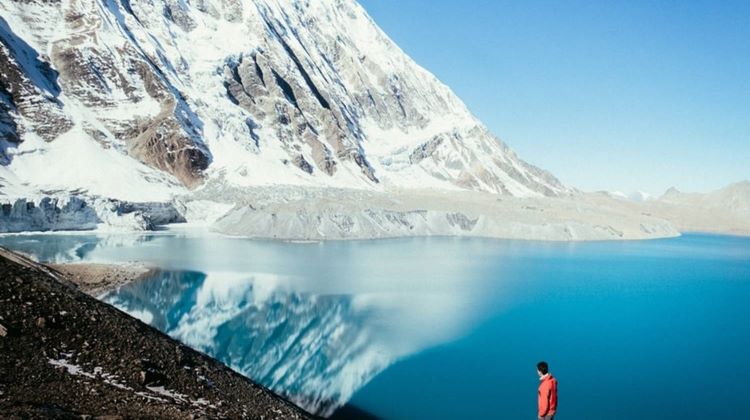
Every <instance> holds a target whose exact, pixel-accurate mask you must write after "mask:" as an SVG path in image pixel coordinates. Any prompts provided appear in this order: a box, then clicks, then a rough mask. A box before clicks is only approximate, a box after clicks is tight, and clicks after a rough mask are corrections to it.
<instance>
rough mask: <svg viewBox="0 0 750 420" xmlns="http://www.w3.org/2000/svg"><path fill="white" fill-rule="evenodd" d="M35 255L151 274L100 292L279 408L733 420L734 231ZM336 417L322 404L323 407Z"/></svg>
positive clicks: (41, 239) (31, 246) (746, 255)
mask: <svg viewBox="0 0 750 420" xmlns="http://www.w3.org/2000/svg"><path fill="white" fill-rule="evenodd" d="M0 244H1V245H5V246H8V247H10V248H14V249H19V250H23V251H26V252H30V253H33V254H35V255H36V256H37V257H38V258H40V259H42V260H45V261H80V260H82V261H99V262H114V261H144V262H147V263H149V264H152V265H155V266H158V267H160V268H161V269H162V271H160V272H159V273H157V274H155V275H154V276H153V277H151V278H149V279H147V280H145V281H143V282H139V283H137V284H131V285H127V286H124V287H122V288H120V289H119V290H116V291H113V292H111V293H108V294H107V295H105V296H103V297H102V299H103V300H105V301H107V302H109V303H112V304H114V305H116V306H118V307H119V308H121V309H123V310H125V311H127V312H129V313H131V314H133V315H135V316H137V317H139V318H140V319H142V320H144V321H146V322H149V323H151V324H152V325H154V326H155V327H157V328H159V329H160V330H162V331H165V332H166V333H168V334H169V335H171V336H172V337H175V338H176V339H178V340H181V341H183V342H185V343H186V344H188V345H191V346H193V347H195V348H198V349H200V350H202V351H204V352H206V353H208V354H211V355H213V356H215V357H217V358H218V359H220V360H222V361H223V362H225V363H226V364H228V365H229V366H231V367H232V368H234V369H236V370H238V371H240V372H242V373H244V374H246V375H247V376H249V377H250V378H252V379H254V380H256V381H258V382H261V383H263V384H264V385H266V386H269V387H270V388H272V389H274V390H276V391H277V392H280V393H283V394H285V395H288V396H289V397H290V398H291V399H293V400H294V401H296V402H298V403H300V404H302V405H303V406H305V407H308V408H309V409H312V410H317V411H318V412H321V413H325V414H330V413H331V412H332V411H333V409H334V408H335V407H337V406H339V405H341V404H343V403H348V404H349V405H348V407H347V409H346V410H344V411H343V413H344V414H346V413H352V412H358V413H359V414H360V415H364V413H368V414H370V415H372V416H378V417H383V418H389V419H415V418H430V419H458V418H472V419H479V418H482V419H484V418H498V419H523V418H527V419H528V418H534V416H535V405H536V387H537V379H536V372H535V364H536V362H537V361H539V360H547V361H548V362H549V364H550V368H551V370H552V372H553V374H554V375H555V376H556V377H557V378H558V380H559V383H560V391H559V398H560V404H559V414H558V417H557V418H558V419H562V420H564V419H602V418H606V419H670V418H674V419H678V418H679V419H683V418H696V419H704V418H743V417H745V416H746V412H747V401H748V396H747V392H746V390H745V386H744V385H745V382H746V380H747V378H748V375H749V374H750V368H748V367H747V363H748V361H747V354H748V352H749V351H750V308H749V307H748V303H749V302H750V239H748V238H738V237H729V236H715V235H698V234H691V235H685V236H683V237H680V238H673V239H664V240H653V241H634V242H589V243H551V242H524V241H503V240H487V239H467V238H412V239H397V240H377V241H359V242H324V243H283V242H271V241H252V240H245V239H233V238H225V237H220V236H215V235H209V234H206V233H189V232H188V233H184V232H183V233H179V232H178V233H166V234H154V235H105V236H97V235H20V236H5V237H0ZM341 413H342V412H341V411H339V415H341Z"/></svg>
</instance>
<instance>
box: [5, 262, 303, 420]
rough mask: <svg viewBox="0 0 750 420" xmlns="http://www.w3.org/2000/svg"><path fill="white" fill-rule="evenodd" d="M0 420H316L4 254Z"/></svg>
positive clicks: (49, 272) (46, 271)
mask: <svg viewBox="0 0 750 420" xmlns="http://www.w3.org/2000/svg"><path fill="white" fill-rule="evenodd" d="M0 283H2V284H0V418H29V417H45V418H49V417H53V418H80V417H82V416H114V418H258V419H261V418H262V419H273V418H279V419H304V418H313V417H312V416H311V415H309V414H308V413H306V412H304V411H303V410H301V409H300V408H298V407H296V406H294V405H293V404H291V403H290V402H288V401H286V400H284V399H282V398H280V397H278V396H276V395H274V394H273V393H272V392H271V391H269V390H267V389H265V388H263V387H261V386H259V385H257V384H254V383H252V382H251V381H250V380H248V379H247V378H245V377H243V376H241V375H239V374H237V373H236V372H234V371H232V370H231V369H229V368H228V367H226V366H224V365H222V364H221V363H219V362H218V361H216V360H214V359H211V358H210V357H208V356H206V355H204V354H202V353H199V352H196V351H194V350H192V349H190V348H188V347H185V346H184V345H182V344H179V343H178V342H176V341H174V340H172V339H170V338H169V337H167V336H166V335H164V334H162V333H160V332H158V331H157V330H155V329H153V328H151V327H149V326H147V325H145V324H143V323H141V322H140V321H138V320H136V319H134V318H131V317H130V316H128V315H126V314H125V313H123V312H120V311H119V310H117V309H115V308H113V307H111V306H108V305H106V304H104V303H101V302H99V301H97V300H96V299H94V298H92V297H90V296H88V295H85V294H84V293H82V292H80V291H79V290H78V289H77V288H76V286H75V285H73V284H72V283H70V282H68V281H67V280H64V279H63V277H62V275H61V274H60V272H58V271H56V270H54V269H51V268H49V267H46V266H42V265H39V264H36V263H34V262H32V261H31V260H28V259H26V258H25V257H22V256H20V255H18V254H14V253H12V252H10V251H8V250H6V249H4V248H0Z"/></svg>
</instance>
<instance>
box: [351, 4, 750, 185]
mask: <svg viewBox="0 0 750 420" xmlns="http://www.w3.org/2000/svg"><path fill="white" fill-rule="evenodd" d="M360 4H362V6H363V7H364V8H365V9H366V10H367V11H368V13H369V14H370V15H371V16H372V18H373V19H374V20H375V22H376V23H377V24H378V25H379V26H380V27H381V28H382V29H383V30H384V31H385V32H386V33H387V34H388V35H389V36H390V37H391V38H392V39H393V40H394V41H395V42H396V43H397V44H398V45H399V46H400V47H401V48H402V49H403V50H404V51H405V52H406V53H407V54H408V55H410V56H411V57H412V58H413V59H414V60H415V61H416V62H417V63H419V64H420V65H422V66H423V67H425V68H426V69H428V70H429V71H430V72H432V73H433V74H435V75H436V76H437V77H438V78H439V79H440V80H441V81H442V82H443V83H445V84H447V85H448V86H449V87H450V88H451V89H452V90H453V91H454V92H455V93H456V94H457V95H458V96H459V97H460V98H461V99H462V100H463V101H464V102H465V103H466V105H467V106H468V107H469V109H470V110H471V111H472V113H473V114H474V115H476V116H477V117H478V118H479V119H480V120H482V121H483V122H484V123H485V124H486V125H487V126H488V127H489V129H490V130H491V131H492V132H493V133H494V134H496V135H497V136H498V137H500V138H501V139H502V140H503V141H505V142H506V143H508V144H509V145H510V146H511V148H513V149H514V150H515V151H516V152H518V154H519V155H520V156H521V158H523V159H525V160H526V161H528V162H530V163H533V164H535V165H537V166H540V167H542V168H544V169H547V170H549V171H550V172H552V173H553V174H554V175H556V176H557V177H558V178H559V179H560V180H561V181H563V182H564V183H566V184H568V185H571V186H574V187H577V188H580V189H582V190H585V191H597V190H610V191H623V192H634V191H645V192H648V193H651V194H661V193H662V192H664V190H666V189H667V188H669V187H672V186H674V187H677V188H678V189H680V190H682V191H709V190H714V189H717V188H721V187H723V186H726V185H728V184H730V183H733V182H737V181H741V180H746V179H750V1H746V0H741V1H731V0H727V1H689V0H659V1H656V0H654V1H645V0H644V1H641V0H633V1H603V0H602V1H576V0H566V1H537V0H523V1H505V0H466V1H455V0H430V1H426V0H360Z"/></svg>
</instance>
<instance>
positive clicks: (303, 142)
mask: <svg viewBox="0 0 750 420" xmlns="http://www.w3.org/2000/svg"><path fill="white" fill-rule="evenodd" d="M0 16H1V17H0V41H2V42H1V43H0V68H1V69H2V72H0V136H2V140H0V160H2V161H3V162H2V163H3V166H2V167H0V177H2V180H0V184H2V185H3V186H1V187H0V193H4V194H5V195H6V196H18V195H19V194H21V195H30V194H33V193H34V192H36V193H39V191H40V190H41V189H47V190H68V191H70V190H79V191H84V192H85V193H87V194H90V195H99V196H104V197H115V198H124V199H130V200H154V199H162V200H167V199H169V197H170V196H172V195H179V194H183V193H184V192H185V191H186V190H185V187H186V188H189V189H195V188H200V185H201V184H203V183H205V182H206V181H207V180H213V181H214V182H220V183H226V184H228V185H233V186H238V187H243V186H247V187H253V186H263V185H277V184H289V185H299V186H322V187H326V186H334V187H341V188H355V189H371V190H378V191H389V190H390V189H402V188H407V189H408V188H414V187H419V188H436V189H467V190H474V191H485V192H492V193H500V194H505V195H513V196H521V197H524V196H543V195H547V196H555V195H560V194H566V193H568V192H569V191H570V190H569V189H567V188H566V187H565V186H563V185H561V184H560V183H559V182H558V181H557V180H556V179H555V178H554V177H553V176H551V175H550V174H549V173H547V172H545V171H543V170H540V169H538V168H536V167H534V166H532V165H529V164H527V163H525V162H524V161H522V160H520V159H519V158H518V157H517V156H516V155H515V153H514V152H513V151H512V150H510V149H509V148H508V147H507V146H506V145H504V144H503V143H502V142H500V141H499V140H498V139H497V138H496V137H495V136H493V135H492V134H491V133H490V132H489V131H488V130H487V129H486V128H485V127H484V126H483V125H482V124H481V122H479V121H478V120H477V119H476V118H474V117H473V116H472V115H471V114H470V112H469V111H468V110H467V109H466V107H465V106H464V105H463V103H462V102H461V101H460V100H459V99H458V98H457V97H456V96H455V95H454V94H453V93H452V92H451V91H450V89H448V88H447V87H446V86H445V85H443V84H442V83H440V82H439V81H438V80H437V79H436V78H435V77H434V76H432V75H431V74H430V73H428V72H427V71H426V70H424V69H422V68H421V67H419V66H418V65H417V64H416V63H414V62H413V61H412V60H411V59H410V58H409V57H408V56H406V55H405V54H404V53H403V52H402V51H401V50H400V49H399V48H398V47H397V46H396V45H395V44H394V43H393V42H392V41H391V40H390V39H389V38H388V37H387V36H386V35H385V34H384V33H383V32H382V31H381V30H380V29H379V28H378V27H377V26H376V25H375V23H374V22H373V21H372V20H371V19H370V17H369V16H368V15H367V14H366V12H365V11H364V10H363V9H362V7H361V6H359V5H358V4H357V3H356V2H354V1H353V0H287V1H283V0H246V1H242V0H221V1H220V0H198V1H193V2H184V1H178V0H150V1H138V2H131V1H129V0H120V1H116V0H62V1H53V2H49V1H41V0H30V1H29V0H24V1H21V0H6V1H3V2H2V3H0ZM40 165H49V166H47V167H48V168H49V170H48V171H44V170H40ZM109 168H113V169H112V170H110V169H109ZM178 184H181V185H178ZM183 186H184V187H183Z"/></svg>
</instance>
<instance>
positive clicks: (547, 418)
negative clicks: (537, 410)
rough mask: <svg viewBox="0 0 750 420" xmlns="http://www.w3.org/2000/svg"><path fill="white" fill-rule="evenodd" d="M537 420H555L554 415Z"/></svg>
mask: <svg viewBox="0 0 750 420" xmlns="http://www.w3.org/2000/svg"><path fill="white" fill-rule="evenodd" d="M537 419H538V420H555V415H554V414H553V415H551V416H544V417H537Z"/></svg>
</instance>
